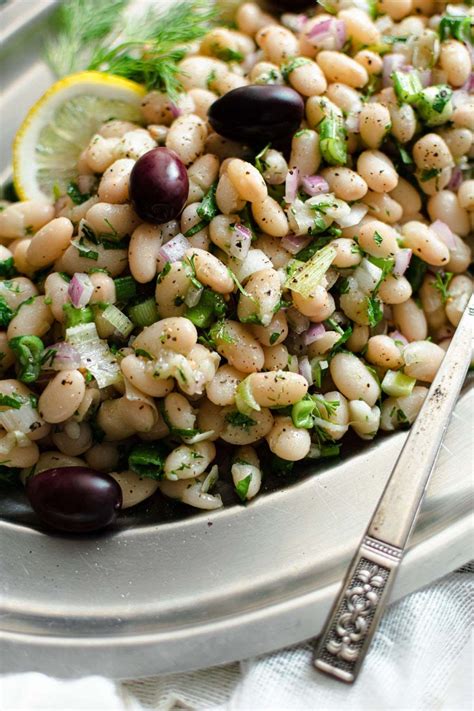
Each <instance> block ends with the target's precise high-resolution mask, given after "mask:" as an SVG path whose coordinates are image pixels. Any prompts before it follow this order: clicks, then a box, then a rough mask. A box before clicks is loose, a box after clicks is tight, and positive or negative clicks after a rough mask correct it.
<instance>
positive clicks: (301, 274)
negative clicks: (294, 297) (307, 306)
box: [285, 244, 337, 297]
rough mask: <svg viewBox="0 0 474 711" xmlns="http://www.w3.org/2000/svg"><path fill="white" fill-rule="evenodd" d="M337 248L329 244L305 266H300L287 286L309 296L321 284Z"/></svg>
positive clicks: (288, 280)
mask: <svg viewBox="0 0 474 711" xmlns="http://www.w3.org/2000/svg"><path fill="white" fill-rule="evenodd" d="M336 254H337V251H336V248H335V247H333V246H332V245H330V244H328V245H326V247H323V248H322V249H320V250H319V251H318V252H316V253H315V254H314V255H313V256H312V257H311V259H308V261H307V262H305V263H304V264H303V266H301V267H299V268H298V269H297V270H296V271H295V272H294V273H293V274H292V276H291V277H289V278H288V279H287V281H286V284H285V286H286V287H287V288H288V289H291V290H292V291H297V292H298V293H299V294H301V295H302V296H305V297H306V296H309V295H310V294H311V292H312V291H313V290H314V289H315V288H316V287H317V286H319V284H320V283H321V281H322V279H323V277H324V275H325V274H326V272H327V270H328V269H329V267H330V266H331V264H332V262H333V260H334V257H335V256H336Z"/></svg>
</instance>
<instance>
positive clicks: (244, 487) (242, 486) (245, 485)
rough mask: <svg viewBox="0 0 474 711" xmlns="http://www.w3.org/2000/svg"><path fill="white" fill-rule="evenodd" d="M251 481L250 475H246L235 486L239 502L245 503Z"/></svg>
mask: <svg viewBox="0 0 474 711" xmlns="http://www.w3.org/2000/svg"><path fill="white" fill-rule="evenodd" d="M251 481H252V475H251V474H247V476H246V477H244V478H243V479H241V480H240V481H239V482H237V484H236V485H235V492H236V494H237V496H238V497H239V499H240V500H241V501H245V500H246V499H247V494H248V491H249V486H250V482H251Z"/></svg>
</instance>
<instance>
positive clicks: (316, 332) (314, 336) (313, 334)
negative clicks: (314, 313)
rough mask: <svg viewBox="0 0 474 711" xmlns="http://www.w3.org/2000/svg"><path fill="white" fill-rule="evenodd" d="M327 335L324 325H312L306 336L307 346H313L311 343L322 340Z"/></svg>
mask: <svg viewBox="0 0 474 711" xmlns="http://www.w3.org/2000/svg"><path fill="white" fill-rule="evenodd" d="M325 333H326V329H325V328H324V326H323V324H322V323H312V324H311V326H310V327H309V328H308V330H307V331H306V333H305V334H304V344H305V346H309V345H311V343H314V342H315V341H317V340H318V339H319V338H321V336H324V334H325Z"/></svg>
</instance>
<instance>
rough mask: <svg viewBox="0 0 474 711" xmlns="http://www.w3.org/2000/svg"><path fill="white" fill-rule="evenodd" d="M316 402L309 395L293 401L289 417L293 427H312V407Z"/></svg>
mask: <svg viewBox="0 0 474 711" xmlns="http://www.w3.org/2000/svg"><path fill="white" fill-rule="evenodd" d="M315 407H316V404H315V402H314V400H313V399H312V398H310V397H304V398H303V399H302V400H300V401H299V402H295V404H294V405H293V407H292V408H291V419H292V420H293V424H294V426H295V427H299V428H302V429H306V430H310V429H311V428H312V427H313V417H312V414H313V412H314V408H315Z"/></svg>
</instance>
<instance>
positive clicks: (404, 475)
mask: <svg viewBox="0 0 474 711" xmlns="http://www.w3.org/2000/svg"><path fill="white" fill-rule="evenodd" d="M473 322H474V296H472V297H471V299H470V301H469V304H468V306H467V308H466V310H465V312H464V314H463V316H462V318H461V321H460V323H459V325H458V327H457V330H456V332H455V334H454V337H453V340H452V342H451V344H450V346H449V349H448V351H447V353H446V356H445V358H444V360H443V362H442V364H441V367H440V369H439V370H438V373H437V375H436V378H435V380H434V382H433V384H432V385H431V388H430V391H429V393H428V396H427V398H426V400H425V402H424V403H423V407H422V408H421V410H420V413H419V415H418V417H417V419H416V421H415V423H414V424H413V426H412V428H411V431H410V434H409V435H408V439H407V441H406V443H405V446H404V447H403V449H402V451H401V453H400V456H399V457H398V460H397V462H396V463H395V466H394V468H393V471H392V474H391V475H390V478H389V480H388V482H387V485H386V487H385V490H384V492H383V494H382V496H381V498H380V501H379V503H378V505H377V508H376V510H375V513H374V515H373V517H372V520H371V521H370V523H369V525H368V527H367V530H366V533H365V535H364V537H363V539H362V541H361V543H360V546H359V548H358V550H357V552H356V554H355V556H354V558H353V559H352V562H351V564H350V566H349V569H348V572H347V574H346V577H345V579H344V582H343V584H342V588H341V591H340V593H339V596H338V598H337V599H336V601H335V603H334V606H333V608H332V610H331V612H330V614H329V617H328V619H327V621H326V625H325V627H324V630H323V632H322V635H321V637H320V640H319V644H318V647H317V649H316V654H315V658H314V665H315V667H316V669H318V670H320V671H322V672H325V673H326V674H330V675H332V676H334V677H336V678H337V679H340V680H341V681H345V682H348V683H351V682H353V681H355V680H356V678H357V675H358V673H359V671H360V668H361V665H362V662H363V661H364V657H365V655H366V654H367V651H368V649H369V646H370V642H371V639H372V637H373V635H374V633H375V630H376V629H377V626H378V623H379V621H380V618H381V615H382V613H383V610H384V607H385V605H386V603H387V599H388V597H389V595H390V591H391V588H392V585H393V582H394V579H395V576H396V574H397V571H398V568H399V566H400V563H401V560H402V557H403V554H404V552H405V549H406V546H407V542H408V539H409V538H410V534H411V532H412V530H413V526H414V524H415V521H416V518H417V516H418V512H419V509H420V505H421V502H422V499H423V496H424V493H425V490H426V486H427V484H428V481H429V478H430V474H431V471H432V469H433V466H434V463H435V461H436V457H437V455H438V451H439V448H440V446H441V441H442V439H443V437H444V434H445V432H446V429H447V426H448V423H449V419H450V416H451V413H452V411H453V408H454V405H455V403H456V399H457V397H458V395H459V392H460V390H461V387H462V384H463V382H464V378H465V376H466V372H467V370H468V367H469V363H470V361H471V348H472V345H471V340H472V325H473ZM466 465H467V466H468V464H466Z"/></svg>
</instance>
